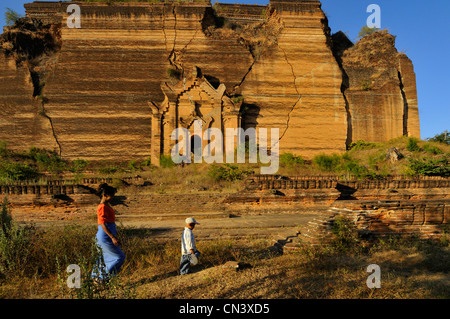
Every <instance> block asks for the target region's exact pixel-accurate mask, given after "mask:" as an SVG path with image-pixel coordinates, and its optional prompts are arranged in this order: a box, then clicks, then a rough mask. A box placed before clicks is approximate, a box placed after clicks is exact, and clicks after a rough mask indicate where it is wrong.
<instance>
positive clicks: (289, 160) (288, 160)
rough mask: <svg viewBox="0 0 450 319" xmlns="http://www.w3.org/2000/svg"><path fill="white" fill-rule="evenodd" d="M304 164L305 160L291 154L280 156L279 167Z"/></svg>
mask: <svg viewBox="0 0 450 319" xmlns="http://www.w3.org/2000/svg"><path fill="white" fill-rule="evenodd" d="M303 164H305V160H304V159H303V158H302V157H301V156H299V155H294V154H292V153H283V154H281V155H280V165H281V166H286V167H293V166H299V165H303Z"/></svg>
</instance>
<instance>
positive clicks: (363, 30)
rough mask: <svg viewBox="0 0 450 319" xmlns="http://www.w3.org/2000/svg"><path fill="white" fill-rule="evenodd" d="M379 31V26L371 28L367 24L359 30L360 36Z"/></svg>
mask: <svg viewBox="0 0 450 319" xmlns="http://www.w3.org/2000/svg"><path fill="white" fill-rule="evenodd" d="M377 31H380V29H379V28H369V27H368V26H367V25H365V26H363V27H362V28H361V30H360V31H359V34H358V38H363V37H365V36H366V35H369V34H372V33H374V32H377Z"/></svg>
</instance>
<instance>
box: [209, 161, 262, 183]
mask: <svg viewBox="0 0 450 319" xmlns="http://www.w3.org/2000/svg"><path fill="white" fill-rule="evenodd" d="M252 173H253V171H251V170H248V169H242V168H239V166H237V165H231V164H224V165H223V166H219V165H216V164H211V165H210V166H209V170H208V176H209V177H211V178H212V179H214V180H216V181H236V180H241V179H243V178H245V177H246V176H248V175H250V174H252Z"/></svg>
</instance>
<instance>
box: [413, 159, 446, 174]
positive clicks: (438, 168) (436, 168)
mask: <svg viewBox="0 0 450 319" xmlns="http://www.w3.org/2000/svg"><path fill="white" fill-rule="evenodd" d="M408 172H409V174H410V175H426V176H442V177H449V176H450V165H449V160H448V158H446V157H442V158H437V159H433V158H423V159H421V160H420V159H414V158H410V159H409V165H408Z"/></svg>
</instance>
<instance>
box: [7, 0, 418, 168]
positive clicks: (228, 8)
mask: <svg viewBox="0 0 450 319" xmlns="http://www.w3.org/2000/svg"><path fill="white" fill-rule="evenodd" d="M70 3H71V2H39V1H37V2H33V3H30V4H26V5H25V7H26V10H27V15H28V17H29V18H33V17H34V18H39V19H41V20H42V21H43V22H44V23H51V24H52V25H53V26H56V27H58V28H59V32H60V39H61V47H60V48H58V50H57V51H54V52H53V55H52V59H51V62H52V63H51V67H47V66H41V69H40V70H38V71H42V72H43V73H42V75H45V76H42V80H45V81H43V82H45V85H44V86H42V92H41V93H40V96H39V97H37V96H35V94H33V93H30V90H32V88H33V85H32V83H30V82H33V81H32V79H30V76H29V75H27V73H26V72H25V73H24V72H23V71H24V67H25V65H24V63H14V62H13V61H12V60H11V57H8V56H5V57H3V56H2V57H0V72H1V74H2V78H5V79H6V78H7V79H8V80H7V81H6V80H5V81H3V82H2V85H4V86H2V88H5V90H7V91H8V90H9V91H13V90H12V86H11V85H12V83H19V85H18V86H16V87H15V90H16V92H17V94H13V93H12V94H11V95H7V96H6V95H5V96H4V97H2V99H1V100H0V102H1V103H2V107H0V140H5V141H6V142H7V143H8V146H9V147H10V148H11V149H28V148H29V147H31V146H36V147H42V148H47V149H54V150H57V151H58V152H59V153H60V154H61V156H62V157H63V158H67V159H75V158H83V159H88V160H99V159H109V160H129V159H130V158H133V159H141V158H142V159H143V158H147V157H149V156H150V155H151V154H150V153H151V149H152V144H154V146H155V145H156V146H157V144H156V142H155V141H152V138H151V136H152V112H151V109H150V106H149V103H150V102H155V103H162V102H163V101H164V100H165V98H166V97H167V95H170V94H173V92H172V93H171V92H168V90H167V86H166V85H165V83H170V84H172V85H174V84H177V83H176V82H177V81H179V82H178V84H179V85H182V83H183V79H184V78H185V76H187V74H188V73H189V72H191V70H192V69H193V68H194V67H198V68H200V69H201V72H202V73H203V75H205V77H206V78H207V79H208V81H210V82H211V83H213V84H214V83H215V82H217V83H222V84H224V85H225V87H226V94H227V95H228V96H236V95H242V96H243V98H244V102H243V104H242V106H241V109H242V110H246V112H245V114H244V113H243V114H244V116H243V122H242V126H243V127H244V128H247V127H256V128H257V127H262V128H268V129H270V128H279V129H280V141H279V148H280V152H292V153H295V154H301V155H302V156H304V157H305V158H311V157H312V156H314V155H316V154H319V153H322V152H328V153H332V152H339V151H344V150H345V148H346V144H348V143H350V142H351V141H352V140H351V135H352V133H353V130H355V128H358V127H359V126H358V125H354V126H353V127H354V128H352V125H351V122H350V121H349V120H350V119H351V118H352V117H353V119H355V118H356V115H355V113H354V109H355V107H354V103H355V102H354V100H352V99H351V101H350V102H348V101H347V100H346V96H345V95H344V94H343V90H342V83H343V71H342V65H340V64H339V61H338V60H337V59H336V56H335V53H334V52H333V50H332V49H333V48H332V37H331V35H330V28H329V27H328V21H327V18H326V16H325V14H324V13H323V11H322V10H321V4H320V2H319V1H315V0H302V1H300V0H298V1H287V0H286V1H282V2H279V1H276V0H273V1H271V2H270V5H269V6H252V5H230V4H228V5H226V4H219V5H217V6H214V7H213V6H212V5H211V3H210V2H209V1H205V2H192V3H189V2H183V3H178V2H164V3H111V4H107V3H85V2H82V3H78V4H79V5H80V7H81V13H82V20H81V29H70V28H68V27H67V26H66V24H65V19H66V17H67V14H66V13H65V12H66V8H67V6H68V5H69V4H70ZM73 3H77V2H76V1H74V2H73ZM406 62H407V61H406ZM401 66H402V70H407V71H405V72H403V71H402V73H401V78H400V79H401V80H402V84H403V85H404V91H403V92H404V95H405V96H412V95H414V87H413V86H412V84H414V83H415V80H412V79H411V77H410V74H413V72H412V73H411V72H410V71H411V69H410V68H409V67H408V64H407V63H406V64H405V63H403V64H402V65H401ZM170 74H177V77H173V76H170ZM396 74H397V73H396ZM3 75H4V77H3ZM397 81H399V77H398V74H397ZM8 88H11V89H8ZM163 88H164V89H165V91H163ZM399 96H400V98H399V101H397V102H398V103H401V108H402V110H403V108H404V107H405V105H406V104H405V103H404V101H403V99H402V98H401V95H400V94H399ZM170 98H171V99H172V100H173V101H176V100H177V98H178V97H177V96H173V97H170ZM352 103H353V104H352ZM413 104H414V103H412V104H411V103H408V106H409V105H413ZM352 112H353V113H352ZM11 114H13V116H11ZM408 114H411V113H408ZM403 115H404V112H403V111H402V113H401V117H402V119H401V121H403ZM399 116H400V115H399ZM387 120H388V122H389V121H390V119H387ZM354 123H357V122H354ZM163 124H164V123H162V125H163ZM416 124H417V126H418V121H417V123H416ZM330 132H332V134H330ZM405 132H410V126H408V127H405V128H404V127H403V126H402V129H401V132H400V131H399V132H398V134H400V135H402V134H404V133H405ZM408 134H409V133H408ZM356 135H357V134H356ZM394 135H395V134H394ZM358 136H359V135H358ZM389 136H390V135H389ZM18 137H19V138H18ZM349 137H350V138H349ZM163 138H165V137H163ZM369 140H370V136H369ZM124 146H126V147H124Z"/></svg>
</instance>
